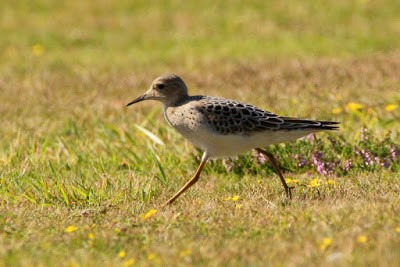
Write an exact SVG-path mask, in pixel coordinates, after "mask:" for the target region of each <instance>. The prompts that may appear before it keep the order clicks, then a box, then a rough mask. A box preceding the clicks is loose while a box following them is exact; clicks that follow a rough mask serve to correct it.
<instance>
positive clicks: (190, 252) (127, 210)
mask: <svg viewBox="0 0 400 267" xmlns="http://www.w3.org/2000/svg"><path fill="white" fill-rule="evenodd" d="M0 5H1V8H0V10H1V11H0V12H1V16H0V19H1V25H2V32H3V34H2V35H0V102H1V105H0V118H1V120H0V122H1V127H0V137H1V138H0V266H13V265H14V266H32V265H34V266H54V265H57V266H95V265H106V266H114V265H115V266H131V265H132V266H133V265H138V266H155V265H169V266H171V265H173V266H175V265H194V266H204V265H211V266H219V265H230V266H243V265H251V266H265V265H266V264H267V265H271V266H275V265H278V266H281V265H285V266H321V265H326V266H338V265H339V266H349V265H351V266H365V265H378V266H395V265H396V263H397V262H399V261H400V258H399V257H400V256H399V254H398V247H399V245H400V217H399V216H398V213H399V208H398V207H399V204H400V203H399V198H398V196H399V193H400V187H399V184H400V183H399V182H400V181H399V179H400V172H399V171H400V161H399V158H400V156H399V155H398V153H399V140H400V127H399V126H400V124H399V116H400V113H399V112H400V108H399V107H398V106H399V105H400V97H399V94H398V88H399V86H400V80H399V78H398V69H399V68H400V53H399V50H398V48H397V47H399V38H398V35H399V27H400V26H399V23H398V14H399V11H400V6H399V4H398V3H397V2H396V1H353V2H349V1H335V2H334V3H333V2H332V3H323V4H322V3H319V2H318V1H308V2H307V3H304V2H293V1H290V2H286V1H284V2H282V1H269V2H268V3H264V2H262V1H260V2H259V1H252V2H248V3H246V4H243V3H240V2H239V1H237V2H232V3H231V4H230V5H227V6H224V5H222V4H218V3H215V2H204V1H203V2H201V3H195V2H188V3H186V4H184V5H181V4H180V3H179V2H178V1H172V2H169V3H166V2H164V1H158V2H156V3H153V4H152V5H150V4H149V3H148V2H147V1H135V4H132V3H130V2H128V1H126V2H125V1H119V2H118V3H117V4H115V3H113V4H109V3H106V2H104V3H100V4H98V3H94V2H90V1H89V2H85V3H78V2H76V3H73V2H71V3H70V2H68V3H61V2H60V3H58V2H53V1H35V2H34V3H33V2H31V1H18V2H15V1H3V2H2V3H1V4H0ZM166 72H174V73H177V74H179V75H181V76H182V77H183V78H184V79H185V81H186V82H187V84H188V86H189V87H190V91H191V92H192V93H193V94H201V93H204V94H208V95H218V96H221V97H227V98H233V99H240V100H243V101H246V102H249V103H253V104H256V105H257V106H260V107H263V108H266V109H268V110H271V111H273V112H277V113H279V114H282V115H291V116H300V117H310V118H319V119H332V120H338V121H341V122H342V128H341V131H340V132H336V133H321V134H318V135H317V136H316V139H313V138H309V139H307V138H306V139H304V140H300V141H298V142H296V143H292V144H285V145H277V146H271V147H269V148H268V149H269V151H271V152H274V153H276V155H277V156H278V157H279V160H280V163H281V165H282V167H283V168H284V170H285V175H286V177H287V179H288V180H289V181H290V182H291V183H292V184H294V185H295V186H296V189H295V192H294V199H293V200H292V201H286V200H285V198H284V194H283V192H282V191H283V190H282V186H281V184H280V181H279V179H278V178H277V176H276V175H275V174H274V172H273V170H272V168H271V166H270V165H269V164H268V162H264V161H263V159H262V158H260V157H259V156H258V155H255V154H252V153H249V154H246V155H242V156H240V157H239V158H238V159H233V160H231V161H224V162H223V161H215V162H209V163H208V164H207V165H206V167H205V170H204V173H203V175H202V177H201V179H200V181H199V182H198V184H197V185H195V186H194V187H193V188H191V189H190V190H189V191H188V192H187V193H186V194H185V195H184V196H182V197H181V198H179V199H178V201H177V202H176V203H175V204H174V205H173V206H171V207H168V208H166V209H159V206H160V205H161V204H162V203H163V202H164V201H165V200H166V199H168V198H169V197H170V196H171V195H172V194H173V193H175V192H176V191H177V190H178V189H179V188H180V186H182V184H183V183H184V182H185V181H186V180H188V179H189V177H190V176H191V175H192V174H193V172H194V170H195V168H196V167H197V165H198V160H199V156H200V155H201V153H200V152H199V151H197V150H196V149H194V148H193V147H192V146H191V145H190V144H189V143H188V142H186V141H185V140H184V139H183V138H182V137H181V136H179V135H178V134H177V133H176V132H175V131H174V130H173V129H171V128H170V127H169V126H168V125H167V124H166V123H165V122H164V118H163V116H162V108H161V106H160V105H159V104H157V103H151V102H145V103H142V104H140V105H139V104H138V105H137V106H135V107H133V108H131V109H127V108H126V107H125V104H126V103H127V102H128V101H129V100H131V99H133V98H134V97H137V96H138V95H139V94H141V93H142V92H144V91H145V89H146V88H147V87H148V86H149V84H150V82H151V81H152V80H153V79H154V78H155V77H156V76H158V75H160V74H161V73H166ZM396 105H397V106H396ZM365 129H366V130H365ZM149 132H150V134H149ZM321 153H322V154H321ZM350 162H351V164H350ZM299 165H300V166H299ZM321 166H322V167H321ZM318 167H319V168H318ZM324 170H325V172H324ZM152 210H156V211H152Z"/></svg>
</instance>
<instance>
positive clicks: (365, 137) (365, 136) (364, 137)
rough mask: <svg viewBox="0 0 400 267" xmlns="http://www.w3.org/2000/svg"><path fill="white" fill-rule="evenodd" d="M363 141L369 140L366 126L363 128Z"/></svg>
mask: <svg viewBox="0 0 400 267" xmlns="http://www.w3.org/2000/svg"><path fill="white" fill-rule="evenodd" d="M361 141H362V142H367V141H368V129H367V128H365V127H362V128H361Z"/></svg>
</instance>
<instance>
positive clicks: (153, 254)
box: [147, 253, 161, 265]
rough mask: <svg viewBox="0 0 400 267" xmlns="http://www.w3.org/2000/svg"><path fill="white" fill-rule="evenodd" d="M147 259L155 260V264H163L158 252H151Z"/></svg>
mask: <svg viewBox="0 0 400 267" xmlns="http://www.w3.org/2000/svg"><path fill="white" fill-rule="evenodd" d="M147 259H148V260H149V261H152V262H154V263H155V264H158V265H159V264H161V259H160V258H159V257H158V255H157V254H156V253H150V254H149V255H148V256H147Z"/></svg>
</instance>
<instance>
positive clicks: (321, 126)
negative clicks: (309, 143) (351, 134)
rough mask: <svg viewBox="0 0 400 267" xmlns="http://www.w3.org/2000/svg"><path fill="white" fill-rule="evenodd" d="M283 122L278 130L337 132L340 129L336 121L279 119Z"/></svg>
mask: <svg viewBox="0 0 400 267" xmlns="http://www.w3.org/2000/svg"><path fill="white" fill-rule="evenodd" d="M280 118H281V119H283V120H284V123H283V125H281V126H280V129H286V130H300V129H315V130H320V131H324V130H338V129H339V128H340V126H339V124H340V122H336V121H317V120H305V119H296V118H290V117H280Z"/></svg>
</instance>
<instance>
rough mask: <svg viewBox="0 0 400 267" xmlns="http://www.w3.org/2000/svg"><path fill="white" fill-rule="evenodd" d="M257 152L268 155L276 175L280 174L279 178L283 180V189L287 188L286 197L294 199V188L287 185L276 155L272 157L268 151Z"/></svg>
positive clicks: (260, 150)
mask: <svg viewBox="0 0 400 267" xmlns="http://www.w3.org/2000/svg"><path fill="white" fill-rule="evenodd" d="M256 151H257V152H258V153H261V154H264V155H266V156H267V157H268V159H269V160H270V161H271V163H272V166H274V169H275V171H276V173H277V174H278V176H279V178H280V179H281V182H282V185H283V187H284V188H285V192H286V196H287V197H288V198H290V199H292V191H291V190H292V189H293V188H294V187H292V186H288V185H287V183H286V181H285V178H284V177H283V174H282V171H281V168H279V164H278V161H277V160H276V159H275V157H274V155H272V154H271V153H269V152H267V151H265V150H263V149H261V148H256Z"/></svg>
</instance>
